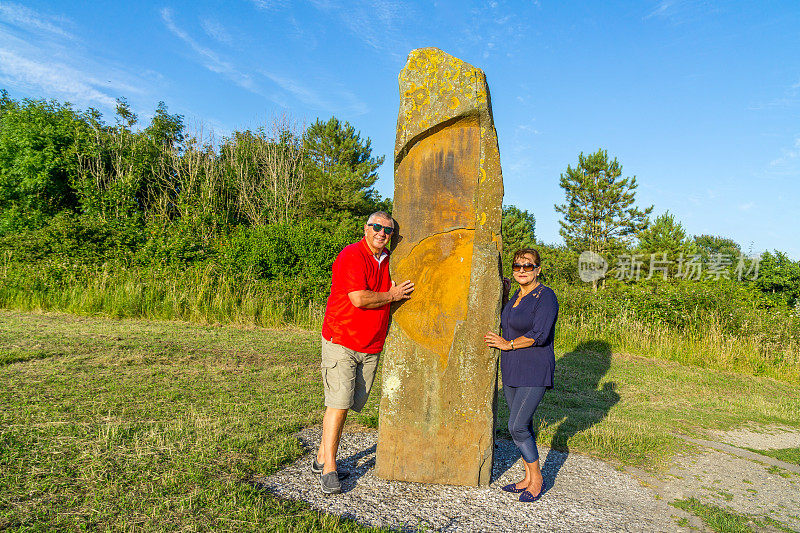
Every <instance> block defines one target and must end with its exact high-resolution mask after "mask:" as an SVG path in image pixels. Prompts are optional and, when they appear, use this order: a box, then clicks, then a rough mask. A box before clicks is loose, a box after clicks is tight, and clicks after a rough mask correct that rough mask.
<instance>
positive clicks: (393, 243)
mask: <svg viewBox="0 0 800 533" xmlns="http://www.w3.org/2000/svg"><path fill="white" fill-rule="evenodd" d="M392 222H394V231H393V232H392V237H391V239H389V249H390V250H394V249H396V248H397V245H398V244H400V243H401V242H403V236H402V235H400V223H399V222H398V221H397V219H395V218H392Z"/></svg>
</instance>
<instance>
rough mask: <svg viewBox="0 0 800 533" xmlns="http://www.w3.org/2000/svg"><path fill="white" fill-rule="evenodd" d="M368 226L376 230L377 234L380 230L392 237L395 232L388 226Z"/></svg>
mask: <svg viewBox="0 0 800 533" xmlns="http://www.w3.org/2000/svg"><path fill="white" fill-rule="evenodd" d="M367 226H370V227H371V228H372V229H374V230H375V233H378V232H379V231H380V230H383V232H384V233H385V234H386V235H391V234H392V232H393V231H394V228H390V227H388V226H382V225H380V224H377V223H376V224H367Z"/></svg>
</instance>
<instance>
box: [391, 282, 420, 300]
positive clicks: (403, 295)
mask: <svg viewBox="0 0 800 533" xmlns="http://www.w3.org/2000/svg"><path fill="white" fill-rule="evenodd" d="M412 292H414V283H412V281H411V280H410V279H407V280H405V281H404V282H403V283H401V284H400V285H398V284H396V283H395V282H394V281H393V282H392V287H391V288H390V289H389V295H390V296H391V297H392V301H393V302H399V301H400V300H407V299H408V298H411V293H412Z"/></svg>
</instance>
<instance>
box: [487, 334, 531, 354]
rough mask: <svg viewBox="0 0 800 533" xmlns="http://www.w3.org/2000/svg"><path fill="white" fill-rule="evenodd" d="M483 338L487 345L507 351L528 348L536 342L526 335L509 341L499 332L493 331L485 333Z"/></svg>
mask: <svg viewBox="0 0 800 533" xmlns="http://www.w3.org/2000/svg"><path fill="white" fill-rule="evenodd" d="M483 339H484V341H485V342H486V346H488V347H490V348H498V349H500V350H505V351H509V350H518V349H520V348H527V347H528V346H533V345H534V344H535V342H534V340H533V339H529V338H528V337H525V336H522V337H517V338H516V339H513V340H508V341H507V340H505V339H504V338H503V337H501V336H500V335H498V334H497V333H492V332H491V331H490V332H488V333H487V334H486V335H484V336H483Z"/></svg>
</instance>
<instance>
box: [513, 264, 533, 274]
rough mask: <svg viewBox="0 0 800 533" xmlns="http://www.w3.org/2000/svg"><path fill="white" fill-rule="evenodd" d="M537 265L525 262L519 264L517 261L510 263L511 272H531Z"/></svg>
mask: <svg viewBox="0 0 800 533" xmlns="http://www.w3.org/2000/svg"><path fill="white" fill-rule="evenodd" d="M538 267H539V265H534V264H533V263H525V264H524V265H520V264H519V263H514V264H513V265H511V271H512V272H519V271H520V270H521V271H523V272H533V271H534V270H536V269H537V268H538Z"/></svg>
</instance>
